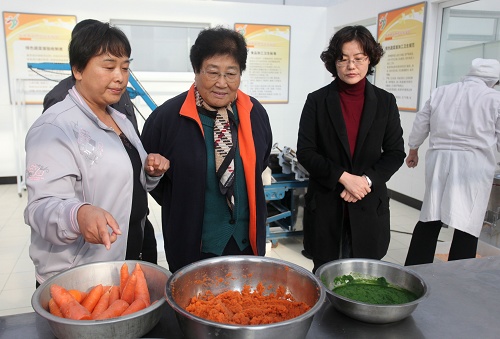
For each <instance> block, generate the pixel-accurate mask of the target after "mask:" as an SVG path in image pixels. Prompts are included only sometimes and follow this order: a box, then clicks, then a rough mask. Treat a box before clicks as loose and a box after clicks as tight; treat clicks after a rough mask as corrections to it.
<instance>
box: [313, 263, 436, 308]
mask: <svg viewBox="0 0 500 339" xmlns="http://www.w3.org/2000/svg"><path fill="white" fill-rule="evenodd" d="M348 262H365V263H369V264H377V265H382V266H389V267H393V268H397V269H400V270H402V271H405V272H407V273H409V274H411V275H413V276H414V277H415V278H417V279H418V280H419V281H420V283H421V284H422V286H423V287H424V293H423V294H422V296H420V297H419V298H418V299H416V300H414V301H410V302H409V303H404V304H396V305H377V304H369V303H365V302H362V301H357V300H354V299H349V298H346V297H344V296H342V295H340V294H337V293H335V292H333V291H332V290H330V289H329V288H327V286H325V284H323V281H321V277H320V274H321V271H322V269H324V268H325V267H330V266H332V265H333V264H342V263H348ZM315 276H316V278H318V279H319V280H320V281H321V285H322V286H323V288H324V289H325V290H326V293H327V294H330V295H333V296H335V297H336V298H338V299H341V300H343V301H345V302H350V303H353V304H357V305H360V306H370V307H375V308H380V309H384V308H394V307H399V308H402V307H410V306H413V305H416V304H419V303H420V302H421V301H422V300H424V299H425V298H427V297H428V296H429V290H430V289H429V287H428V286H427V284H426V282H425V281H424V279H423V278H422V277H421V276H420V275H419V274H418V273H417V272H415V271H413V270H412V269H409V268H407V267H405V266H401V265H398V264H394V263H391V262H388V261H383V260H376V259H360V258H347V259H338V260H333V261H330V262H327V263H325V264H323V265H321V266H320V267H319V268H318V269H317V270H316V273H315Z"/></svg>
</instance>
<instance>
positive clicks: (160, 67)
mask: <svg viewBox="0 0 500 339" xmlns="http://www.w3.org/2000/svg"><path fill="white" fill-rule="evenodd" d="M111 24H113V25H114V26H116V27H119V28H120V29H121V30H122V31H123V32H124V33H125V34H126V35H127V37H128V39H129V41H130V44H131V46H132V55H131V58H133V59H134V60H133V62H132V64H131V67H130V68H131V69H133V70H134V72H192V71H193V69H192V67H191V63H190V61H189V50H190V48H191V46H192V45H193V44H194V41H195V40H196V37H197V36H198V33H200V31H201V30H203V29H204V28H207V27H209V26H210V25H209V24H203V23H199V24H198V23H172V22H151V21H123V20H111Z"/></svg>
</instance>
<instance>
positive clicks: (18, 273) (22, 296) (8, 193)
mask: <svg viewBox="0 0 500 339" xmlns="http://www.w3.org/2000/svg"><path fill="white" fill-rule="evenodd" d="M26 201H27V194H26V192H23V194H22V196H21V197H19V195H18V192H17V185H0V316H5V315H11V314H17V313H25V312H32V311H33V309H32V308H31V296H32V294H33V292H34V290H35V287H34V281H35V276H34V267H33V263H32V262H31V259H30V258H29V254H28V247H29V243H30V228H29V227H28V226H27V225H25V224H24V218H23V211H24V208H25V206H26ZM150 210H151V213H150V220H151V222H152V223H153V225H154V226H155V229H156V238H157V240H158V251H159V255H158V258H159V264H160V265H162V266H164V267H166V268H168V266H167V263H166V261H165V252H164V250H163V239H162V235H161V228H160V207H159V206H158V205H157V204H156V203H155V201H154V200H152V199H150ZM418 213H419V212H418V210H415V209H413V208H410V207H408V206H406V205H403V204H401V203H399V202H397V201H394V200H392V201H391V229H392V232H391V243H390V245H389V252H388V253H387V256H386V257H384V258H383V260H386V261H390V262H394V263H398V264H403V262H404V260H405V257H406V253H407V251H408V245H409V242H410V239H411V232H412V231H413V227H414V225H415V223H416V222H417V219H418ZM451 234H452V230H451V229H443V230H442V231H441V234H440V240H442V241H450V240H451ZM269 245H271V244H269ZM302 249H303V247H302V239H301V238H299V237H288V238H283V239H280V240H279V242H278V245H277V246H276V247H275V248H272V247H271V246H268V253H267V255H268V256H270V257H274V258H280V259H283V260H287V261H289V262H293V263H295V264H298V265H301V266H303V267H305V268H306V269H308V270H311V269H312V267H313V265H312V261H311V260H308V259H306V258H305V257H304V256H302V254H301V251H302Z"/></svg>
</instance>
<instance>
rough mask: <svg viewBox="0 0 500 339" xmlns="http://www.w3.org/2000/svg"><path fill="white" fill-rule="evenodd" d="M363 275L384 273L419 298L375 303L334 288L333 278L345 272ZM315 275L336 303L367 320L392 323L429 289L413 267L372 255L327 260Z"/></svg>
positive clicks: (348, 314) (409, 310) (407, 312)
mask: <svg viewBox="0 0 500 339" xmlns="http://www.w3.org/2000/svg"><path fill="white" fill-rule="evenodd" d="M353 273H354V274H355V275H356V276H357V277H360V278H370V277H377V278H378V277H384V278H385V279H386V280H387V281H388V282H389V283H390V284H393V285H397V286H399V287H402V288H404V289H407V290H408V291H410V292H413V293H414V294H415V295H417V296H418V299H417V300H415V301H412V302H409V303H405V304H399V305H373V304H367V303H363V302H359V301H355V300H351V299H348V298H346V297H343V296H341V295H339V294H337V293H335V292H332V289H333V288H334V287H336V286H337V285H335V282H334V279H335V278H336V277H340V276H343V275H346V274H353ZM316 277H317V278H318V279H319V280H321V281H322V282H323V284H324V285H325V287H326V288H325V289H326V295H327V297H328V299H329V300H330V302H331V303H332V305H333V307H335V309H336V310H337V311H339V312H341V313H344V314H345V315H347V316H349V317H351V318H354V319H357V320H361V321H364V322H368V323H377V324H383V323H390V322H395V321H398V320H401V319H404V318H406V317H408V316H409V315H410V314H411V313H412V312H413V311H414V310H415V308H416V307H417V306H418V304H419V303H420V302H421V301H422V300H423V299H424V298H426V297H427V295H428V293H429V290H428V287H427V285H426V283H425V281H424V280H423V279H422V278H421V277H420V276H419V275H418V274H417V273H415V272H413V271H412V270H410V269H408V268H406V267H404V266H400V265H397V264H393V263H389V262H385V261H380V260H371V259H341V260H334V261H331V262H328V263H326V264H324V265H322V266H320V267H319V268H318V269H317V270H316Z"/></svg>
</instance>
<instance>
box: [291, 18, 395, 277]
mask: <svg viewBox="0 0 500 339" xmlns="http://www.w3.org/2000/svg"><path fill="white" fill-rule="evenodd" d="M383 54H384V52H383V49H382V47H381V46H380V44H379V43H377V41H376V40H375V39H374V38H373V36H372V34H371V33H370V31H368V29H366V28H365V27H363V26H347V27H344V28H342V29H341V30H339V31H338V32H336V33H335V34H334V35H333V37H332V38H331V40H330V44H329V46H328V48H327V49H326V50H325V51H324V52H322V53H321V60H322V61H323V62H324V64H325V67H326V69H327V70H328V71H329V72H330V73H331V74H332V76H333V77H334V78H335V79H334V80H333V81H332V82H331V83H330V84H329V85H327V86H325V87H323V88H320V89H319V90H317V91H315V92H313V93H310V94H309V95H308V97H307V100H306V102H305V105H304V108H303V110H302V116H301V119H300V125H299V133H298V142H297V158H298V160H299V162H300V164H302V165H303V166H304V168H305V169H307V171H308V172H309V174H310V177H309V185H308V190H307V194H306V196H305V210H304V220H303V222H304V249H305V251H306V252H308V253H309V254H310V255H311V256H312V259H313V262H314V268H313V272H315V271H316V270H317V269H318V267H319V266H321V265H322V264H324V263H326V262H329V261H332V260H336V259H341V258H371V259H381V258H382V257H383V256H384V255H385V254H386V253H387V249H388V247H389V240H390V226H389V223H390V215H389V197H388V193H387V186H386V182H387V181H388V180H389V179H390V178H391V176H392V175H393V174H394V173H395V172H396V171H397V170H398V169H399V167H401V165H402V164H403V161H404V158H405V152H404V142H403V130H402V128H401V122H400V118H399V111H398V107H397V105H396V99H395V97H394V95H392V94H391V93H388V92H386V91H385V90H383V89H380V88H378V87H376V86H374V85H372V84H371V83H370V82H368V81H367V80H366V76H367V75H369V74H372V73H373V70H374V67H375V66H376V65H377V64H378V62H379V61H380V59H381V57H382V55H383Z"/></svg>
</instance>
